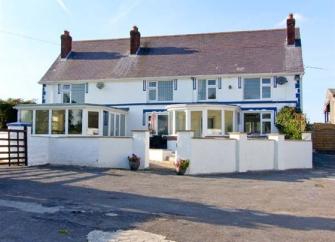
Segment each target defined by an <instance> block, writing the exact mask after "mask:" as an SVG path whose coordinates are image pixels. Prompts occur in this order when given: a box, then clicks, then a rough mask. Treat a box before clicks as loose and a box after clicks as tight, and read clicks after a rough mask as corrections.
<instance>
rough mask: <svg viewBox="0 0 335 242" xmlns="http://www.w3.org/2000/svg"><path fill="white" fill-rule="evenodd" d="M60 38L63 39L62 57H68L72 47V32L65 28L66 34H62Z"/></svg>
mask: <svg viewBox="0 0 335 242" xmlns="http://www.w3.org/2000/svg"><path fill="white" fill-rule="evenodd" d="M60 39H61V51H60V57H61V58H66V57H67V56H68V55H69V53H70V52H71V49H72V37H71V35H70V32H69V31H67V30H64V34H62V35H61V36H60Z"/></svg>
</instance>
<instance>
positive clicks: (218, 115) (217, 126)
mask: <svg viewBox="0 0 335 242" xmlns="http://www.w3.org/2000/svg"><path fill="white" fill-rule="evenodd" d="M167 111H168V113H169V134H170V135H176V134H177V132H178V131H182V130H192V131H194V137H206V136H223V135H226V134H228V133H229V132H236V131H238V123H237V117H238V115H239V112H240V108H239V107H238V106H233V105H222V104H177V105H169V106H167Z"/></svg>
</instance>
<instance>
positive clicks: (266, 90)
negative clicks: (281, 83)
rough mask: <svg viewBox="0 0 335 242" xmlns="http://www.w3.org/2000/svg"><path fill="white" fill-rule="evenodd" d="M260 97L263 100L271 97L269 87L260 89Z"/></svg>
mask: <svg viewBox="0 0 335 242" xmlns="http://www.w3.org/2000/svg"><path fill="white" fill-rule="evenodd" d="M262 97H263V98H270V97H271V87H268V86H266V87H262Z"/></svg>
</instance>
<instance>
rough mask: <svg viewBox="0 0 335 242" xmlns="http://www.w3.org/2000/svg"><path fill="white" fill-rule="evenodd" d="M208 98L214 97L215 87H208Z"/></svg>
mask: <svg viewBox="0 0 335 242" xmlns="http://www.w3.org/2000/svg"><path fill="white" fill-rule="evenodd" d="M208 99H216V88H208Z"/></svg>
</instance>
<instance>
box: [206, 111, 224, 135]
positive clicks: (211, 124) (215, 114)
mask: <svg viewBox="0 0 335 242" xmlns="http://www.w3.org/2000/svg"><path fill="white" fill-rule="evenodd" d="M207 128H208V129H218V130H219V131H221V111H220V110H208V112H207Z"/></svg>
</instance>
